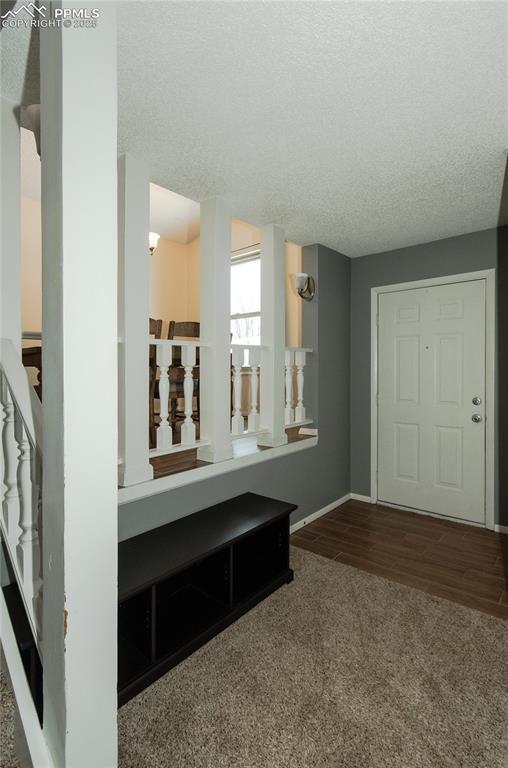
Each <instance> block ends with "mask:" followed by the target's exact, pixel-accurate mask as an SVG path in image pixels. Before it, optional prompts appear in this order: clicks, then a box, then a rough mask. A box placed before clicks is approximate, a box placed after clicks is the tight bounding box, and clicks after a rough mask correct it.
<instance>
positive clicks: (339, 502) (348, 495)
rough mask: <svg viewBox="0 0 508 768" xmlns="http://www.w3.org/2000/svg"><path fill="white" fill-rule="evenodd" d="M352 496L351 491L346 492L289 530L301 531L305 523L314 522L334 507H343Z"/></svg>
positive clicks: (291, 531)
mask: <svg viewBox="0 0 508 768" xmlns="http://www.w3.org/2000/svg"><path fill="white" fill-rule="evenodd" d="M351 496H352V494H351V493H346V495H345V496H342V498H340V499H337V501H332V502H331V504H327V505H326V507H322V508H321V509H318V510H317V512H312V514H310V515H307V517H304V518H303V520H299V521H298V522H297V523H294V524H293V525H292V526H291V528H290V529H289V532H290V533H295V531H299V530H300V528H303V527H304V525H308V524H309V523H312V522H313V521H314V520H317V519H318V517H323V515H326V514H328V512H331V511H332V510H333V509H336V508H337V507H341V506H342V505H343V504H345V503H346V501H349V500H350V498H351Z"/></svg>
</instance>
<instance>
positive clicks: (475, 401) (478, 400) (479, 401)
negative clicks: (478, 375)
mask: <svg viewBox="0 0 508 768" xmlns="http://www.w3.org/2000/svg"><path fill="white" fill-rule="evenodd" d="M471 402H472V403H473V405H481V404H482V399H481V397H478V395H476V397H473V399H472V400H471Z"/></svg>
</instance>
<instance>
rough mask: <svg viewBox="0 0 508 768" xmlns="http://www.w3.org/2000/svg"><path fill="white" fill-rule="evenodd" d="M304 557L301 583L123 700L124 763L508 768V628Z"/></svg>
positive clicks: (149, 766) (296, 559) (298, 562)
mask: <svg viewBox="0 0 508 768" xmlns="http://www.w3.org/2000/svg"><path fill="white" fill-rule="evenodd" d="M292 561H293V566H294V568H295V571H296V579H295V581H294V582H293V584H291V585H289V586H287V587H283V588H282V589H280V590H279V591H278V592H277V593H275V594H274V595H272V596H271V597H270V598H268V599H267V600H266V601H264V602H263V603H262V604H261V605H259V606H257V608H255V609H254V610H252V611H251V612H250V613H249V614H247V615H246V616H244V617H243V618H242V619H240V620H239V621H238V622H237V623H236V624H235V625H233V626H232V627H230V628H229V629H227V630H226V631H225V632H223V633H222V634H221V635H219V636H218V637H216V638H214V639H213V640H212V641H211V642H210V643H208V645H206V646H205V647H204V648H202V649H201V650H200V651H198V652H197V653H195V654H194V655H193V656H192V657H190V658H189V659H187V660H186V661H185V662H183V663H182V664H180V665H179V666H178V667H177V668H175V669H174V670H172V671H171V672H169V673H168V674H167V675H165V677H163V678H161V679H160V680H159V681H157V682H156V683H155V684H154V685H153V686H151V687H150V688H149V689H147V690H146V691H144V692H143V693H142V694H140V695H139V696H138V697H136V698H135V699H133V700H132V701H130V702H129V703H128V704H126V705H125V706H124V707H123V708H122V709H121V710H120V712H119V750H120V767H121V768H226V767H227V768H332V766H333V768H339V766H341V767H342V766H344V768H381V767H382V768H445V767H446V768H448V767H450V768H452V767H453V768H507V766H508V733H507V732H508V725H507V723H508V690H507V686H508V676H507V675H508V672H507V670H508V624H506V623H505V622H503V621H501V620H499V619H495V618H492V617H490V616H486V615H484V614H482V613H478V612H476V611H473V610H471V609H469V608H464V607H462V606H459V605H455V604H453V603H449V602H446V601H443V600H440V599H438V598H434V597H431V596H429V595H427V594H424V593H423V592H418V591H416V590H413V589H410V588H408V587H405V586H402V585H398V584H393V583H391V582H388V581H385V580H384V579H380V578H378V577H377V576H372V575H370V574H367V573H364V572H362V571H358V570H355V569H353V568H350V567H348V566H345V565H341V564H339V563H336V562H333V561H330V560H325V559H324V558H321V557H319V556H317V555H313V554H311V553H309V552H305V551H303V550H300V549H292ZM105 768H107V767H105Z"/></svg>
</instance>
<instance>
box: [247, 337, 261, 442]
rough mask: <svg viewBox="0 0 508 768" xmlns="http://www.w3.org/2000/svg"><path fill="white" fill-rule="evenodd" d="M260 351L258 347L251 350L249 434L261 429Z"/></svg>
mask: <svg viewBox="0 0 508 768" xmlns="http://www.w3.org/2000/svg"><path fill="white" fill-rule="evenodd" d="M259 361H260V350H259V349H258V348H256V347H251V348H250V349H249V365H250V413H249V420H248V427H247V428H248V430H249V432H257V431H258V429H259V411H258V391H259V390H258V373H259Z"/></svg>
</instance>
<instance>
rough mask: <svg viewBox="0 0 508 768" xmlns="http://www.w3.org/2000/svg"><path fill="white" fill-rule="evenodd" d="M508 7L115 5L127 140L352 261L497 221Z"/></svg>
mask: <svg viewBox="0 0 508 768" xmlns="http://www.w3.org/2000/svg"><path fill="white" fill-rule="evenodd" d="M507 13H508V4H506V3H504V2H495V3H492V2H468V3H463V2H457V3H456V2H450V3H448V2H438V3H433V2H421V3H416V2H415V3H412V2H401V3H397V2H395V3H387V2H386V3H385V2H374V3H369V2H257V1H252V2H225V3H223V2H155V3H153V2H142V3H138V2H128V3H120V5H119V17H118V23H119V143H120V150H121V151H124V150H129V151H131V152H133V153H134V154H136V155H137V156H139V157H140V158H144V159H145V160H147V161H148V162H149V164H150V174H151V178H152V180H153V181H154V182H157V183H158V184H160V185H162V186H164V187H166V188H168V189H172V190H174V191H175V192H177V193H179V194H182V195H185V196H186V197H189V198H191V199H194V200H202V199H204V198H206V197H207V196H209V195H213V194H223V195H227V196H229V197H230V198H231V200H232V203H233V212H234V215H235V216H237V217H239V218H241V219H243V220H245V221H249V222H252V223H253V224H255V225H258V226H259V225H261V224H264V223H267V222H269V221H276V222H278V223H280V224H281V225H282V226H283V227H284V228H285V230H286V236H287V237H288V238H289V239H291V240H292V241H294V242H298V243H301V244H307V243H312V242H321V243H323V244H325V245H328V246H330V247H332V248H337V249H338V250H341V251H342V252H344V253H346V254H348V255H349V256H359V255H362V254H365V253H371V252H379V251H383V250H387V249H391V248H396V247H402V246H406V245H410V244H415V243H419V242H425V241H429V240H435V239H438V238H442V237H447V236H452V235H457V234H461V233H465V232H471V231H474V230H479V229H485V228H488V227H492V226H495V225H496V224H497V223H498V215H499V203H500V194H501V187H502V181H503V172H504V167H505V164H506V155H505V154H504V150H505V149H506V148H507V147H508V120H507V90H508V76H507V48H506V45H507V43H506V41H507V35H508V25H507ZM91 34H92V33H91ZM4 36H5V30H4V32H2V38H4ZM11 38H12V35H11ZM2 42H4V41H3V40H2ZM10 45H11V49H12V51H13V54H12V55H13V57H15V56H16V55H17V54H16V53H15V51H14V48H12V43H11V44H10ZM11 68H12V67H11ZM9 78H10V79H9ZM14 79H15V78H14ZM7 80H8V82H9V83H10V82H11V80H13V78H12V77H11V76H10V70H7ZM28 84H30V81H29V79H28ZM25 90H27V83H25ZM28 90H30V88H28Z"/></svg>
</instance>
